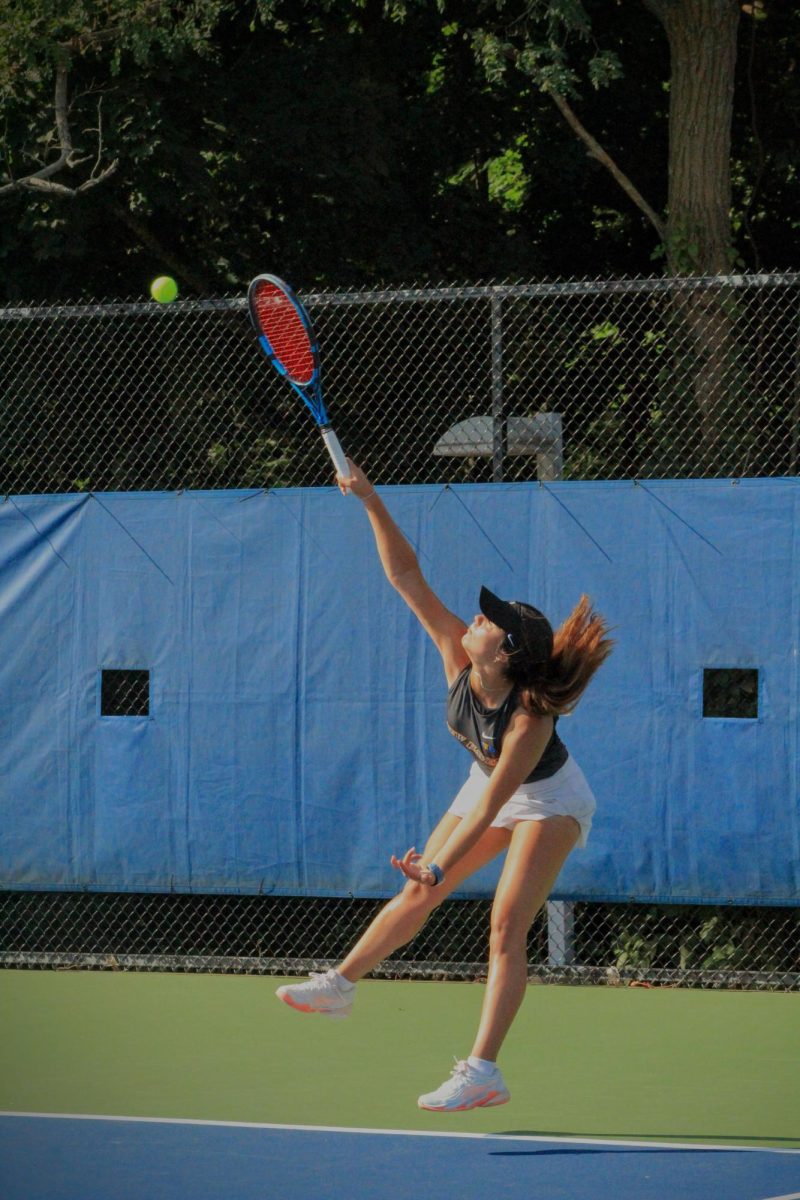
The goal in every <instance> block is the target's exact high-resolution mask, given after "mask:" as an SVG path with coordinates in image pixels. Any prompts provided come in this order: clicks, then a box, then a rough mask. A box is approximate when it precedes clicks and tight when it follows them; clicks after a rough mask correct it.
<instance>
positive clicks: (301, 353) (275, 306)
mask: <svg viewBox="0 0 800 1200" xmlns="http://www.w3.org/2000/svg"><path fill="white" fill-rule="evenodd" d="M253 309H254V311H255V316H256V320H257V322H258V326H259V329H260V331H261V333H262V334H263V335H264V337H265V338H266V339H267V341H268V342H269V344H270V346H271V347H272V352H273V354H274V355H275V357H276V358H277V360H278V362H279V363H280V364H281V366H282V367H283V369H284V370H285V372H286V374H287V376H288V377H289V379H291V380H293V381H294V382H295V383H297V384H299V385H300V386H301V387H303V386H304V385H305V384H307V383H310V382H311V379H312V378H313V375H314V370H315V368H316V358H315V355H314V349H313V346H312V344H311V338H310V336H309V333H308V330H307V329H306V327H305V325H304V324H303V320H302V318H301V316H300V314H299V313H298V311H297V309H296V308H295V306H294V304H293V303H292V301H291V300H290V299H289V297H288V296H287V295H286V293H285V292H284V291H283V289H282V288H280V287H278V285H277V284H275V283H272V282H270V281H269V280H268V279H260V280H259V281H258V283H257V284H256V287H255V291H254V295H253Z"/></svg>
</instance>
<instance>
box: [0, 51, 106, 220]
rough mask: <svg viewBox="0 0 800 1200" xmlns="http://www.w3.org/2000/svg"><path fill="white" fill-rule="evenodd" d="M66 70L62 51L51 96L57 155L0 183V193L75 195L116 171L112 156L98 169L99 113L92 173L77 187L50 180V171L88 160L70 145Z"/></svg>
mask: <svg viewBox="0 0 800 1200" xmlns="http://www.w3.org/2000/svg"><path fill="white" fill-rule="evenodd" d="M68 74H69V68H68V65H67V58H66V56H65V55H64V56H62V57H60V59H59V61H58V63H57V65H56V87H55V96H54V99H53V106H54V111H55V119H56V133H57V135H58V149H59V155H58V158H57V159H55V160H54V161H53V162H51V163H48V164H47V165H46V166H44V167H41V168H40V169H39V170H38V171H33V172H32V173H31V174H30V175H24V176H23V177H22V178H21V179H14V180H12V181H11V183H6V184H3V185H2V186H0V196H7V195H8V194H9V193H11V192H39V193H42V192H46V193H48V194H49V195H51V196H68V197H75V196H77V195H79V194H80V193H81V192H87V191H88V190H89V188H93V187H97V185H98V184H100V183H103V182H104V181H105V180H106V179H108V178H109V177H110V176H111V175H113V174H114V172H115V171H116V169H117V166H118V162H117V160H116V159H114V161H113V162H112V163H109V165H108V166H107V167H105V168H104V169H103V170H102V171H100V172H99V173H98V167H99V165H100V154H101V152H102V145H103V142H102V126H101V124H100V119H99V116H98V130H97V134H98V152H97V158H96V160H95V165H94V167H93V168H92V174H91V176H90V177H89V178H88V179H86V180H84V182H83V183H81V184H79V185H78V186H77V187H67V186H66V184H63V183H54V182H51V180H52V177H53V175H57V174H58V173H59V171H63V170H64V169H65V168H67V169H70V170H73V169H74V168H75V167H78V166H80V165H81V163H84V162H86V161H87V158H78V157H76V151H75V148H74V147H73V145H72V133H71V131H70V127H69V104H68V100H67V77H68Z"/></svg>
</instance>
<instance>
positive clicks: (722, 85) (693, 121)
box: [645, 0, 740, 275]
mask: <svg viewBox="0 0 800 1200" xmlns="http://www.w3.org/2000/svg"><path fill="white" fill-rule="evenodd" d="M645 4H646V5H647V7H648V8H649V9H650V10H651V11H652V12H653V13H655V15H656V16H657V17H658V19H659V20H660V21H661V23H662V25H663V26H664V29H665V31H666V34H667V38H668V39H669V46H670V59H671V62H670V106H669V192H668V198H667V213H668V216H667V262H668V266H669V268H670V273H671V274H675V275H687V274H692V275H722V274H725V273H726V272H727V271H729V270H730V266H731V218H730V210H731V171H730V159H731V122H732V119H733V85H734V77H735V72H736V38H737V32H738V28H739V12H740V9H739V4H738V0H645Z"/></svg>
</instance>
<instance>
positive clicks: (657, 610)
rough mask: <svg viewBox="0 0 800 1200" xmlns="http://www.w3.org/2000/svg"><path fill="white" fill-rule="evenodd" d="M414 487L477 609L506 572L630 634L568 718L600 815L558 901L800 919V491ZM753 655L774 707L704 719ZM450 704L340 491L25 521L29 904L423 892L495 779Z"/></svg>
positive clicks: (101, 500)
mask: <svg viewBox="0 0 800 1200" xmlns="http://www.w3.org/2000/svg"><path fill="white" fill-rule="evenodd" d="M384 495H385V499H386V500H387V503H388V504H389V506H390V509H391V511H392V512H393V514H394V515H395V517H396V519H397V521H398V522H399V524H400V526H401V527H402V528H403V529H404V530H405V532H406V534H407V536H408V537H409V539H410V540H411V541H412V543H413V544H414V545H415V546H416V548H417V550H418V552H419V555H420V560H421V563H422V567H423V570H424V571H425V573H426V575H427V577H428V578H429V580H430V582H431V583H432V585H433V587H434V588H435V590H436V591H437V592H438V593H439V594H440V595H441V597H442V599H443V600H444V602H445V603H446V604H447V605H448V607H449V608H451V609H452V610H453V611H455V612H457V613H459V614H460V615H462V616H464V617H466V618H468V619H469V618H471V616H472V615H473V614H474V612H475V611H476V603H477V593H478V590H479V587H480V585H481V584H482V583H485V584H486V585H487V586H489V587H490V588H492V589H493V590H494V591H496V592H498V593H500V594H502V595H505V596H508V597H510V598H520V599H527V600H530V601H531V602H533V603H535V604H537V605H538V606H539V607H541V608H542V609H544V610H545V611H546V612H547V613H548V614H549V615H550V616H551V619H552V620H553V622H554V623H558V622H559V621H560V620H562V619H563V618H564V617H565V616H566V615H567V614H568V613H569V611H570V610H571V608H572V607H573V605H574V604H575V602H576V601H577V599H578V597H579V595H580V594H581V592H588V593H589V594H590V595H591V596H592V598H593V600H594V602H595V604H596V605H597V607H598V608H599V609H600V610H601V611H602V612H603V613H604V614H605V615H606V616H607V617H608V619H609V620H610V621H611V622H612V624H613V625H614V626H615V636H616V638H617V641H618V645H617V648H616V650H615V653H614V655H613V656H612V658H611V659H610V660H609V662H608V664H607V665H606V666H605V667H604V668H603V670H602V671H601V672H600V674H599V675H598V676H597V678H596V680H595V681H594V682H593V683H592V685H591V687H590V689H589V691H588V692H587V694H586V696H585V697H584V699H583V701H582V702H581V704H580V706H579V708H578V710H577V712H576V713H575V714H574V715H573V716H572V717H570V718H567V719H565V720H564V721H563V722H562V724H561V726H560V730H561V732H562V736H563V737H564V739H565V741H566V742H567V744H568V746H569V748H570V749H571V751H572V752H573V753H574V755H575V757H576V758H577V759H578V761H579V762H580V763H581V765H582V766H583V768H584V771H585V772H586V774H587V776H588V777H589V780H590V782H591V784H592V786H593V788H594V790H595V792H596V795H597V798H598V805H599V807H598V812H597V814H596V818H595V824H594V828H593V831H592V834H591V837H590V841H589V846H588V848H587V849H586V850H584V851H577V852H576V853H575V854H573V855H572V856H571V858H570V861H569V862H568V863H567V866H566V867H565V869H564V871H563V872H562V875H561V878H560V880H559V884H558V888H557V893H556V894H557V895H560V896H564V897H566V896H571V897H576V898H577V897H583V898H587V899H614V898H620V899H638V900H646V899H653V900H660V901H676V902H683V901H689V900H700V901H708V902H735V903H797V902H798V900H800V800H799V797H800V789H799V788H798V640H799V639H798V619H799V618H800V570H799V569H798V568H800V553H799V552H798V528H799V525H798V502H799V501H800V488H799V487H798V481H797V480H794V479H787V480H758V481H741V482H734V483H732V482H731V481H725V480H719V481H717V480H715V481H669V482H648V483H640V484H635V483H633V482H630V481H621V482H603V483H556V484H548V485H546V486H539V485H537V484H514V485H507V486H506V485H469V486H467V485H465V486H461V487H446V488H442V487H440V486H426V487H400V488H388V489H385V493H384ZM737 666H741V667H749V668H756V669H757V670H758V672H759V681H760V695H759V714H758V717H757V719H753V720H741V719H709V718H704V717H703V715H702V679H703V669H704V668H705V667H737ZM108 668H138V669H146V670H149V671H150V673H151V700H150V714H149V716H147V717H107V716H102V715H101V713H100V673H101V670H103V669H108ZM444 696H445V685H444V679H443V675H442V671H441V666H440V662H439V658H438V655H437V653H436V650H435V648H434V647H433V645H432V644H431V643H430V641H429V640H428V639H427V638H426V636H425V634H424V633H423V632H422V630H421V629H420V627H419V626H418V624H417V622H416V620H415V618H414V617H413V616H412V615H411V613H410V612H409V611H408V610H407V608H406V607H405V605H404V604H403V602H402V601H401V600H400V598H399V597H398V596H397V595H396V593H395V592H394V591H393V590H392V589H391V588H390V587H389V585H388V584H387V583H386V581H385V579H384V577H383V573H382V571H381V568H380V565H379V563H378V560H377V556H376V555H375V552H374V549H373V543H372V535H371V533H370V529H369V525H368V522H367V520H366V518H365V516H364V513H363V511H362V509H361V505H360V504H359V503H358V502H357V501H356V500H354V499H353V498H342V497H340V496H339V495H338V493H337V492H335V491H334V490H333V489H310V490H285V491H284V490H281V491H274V492H269V493H261V492H192V493H188V492H187V493H181V494H166V493H165V494H144V493H124V494H122V493H121V494H114V493H103V494H97V495H90V496H79V497H76V496H60V497H59V496H50V497H17V498H10V499H8V500H6V502H5V503H3V504H1V505H0V820H1V821H2V826H1V827H0V883H2V885H3V886H5V887H13V888H31V889H34V888H36V889H39V888H83V887H87V888H96V889H111V890H132V891H166V890H172V889H174V890H193V891H234V892H239V891H241V892H256V891H263V892H274V893H282V894H297V895H347V894H353V895H357V896H377V895H387V894H391V893H392V892H393V891H394V890H396V887H397V884H398V879H397V877H396V875H395V873H394V872H392V870H391V868H390V866H389V862H388V860H389V855H390V854H391V853H393V852H403V851H404V850H405V849H406V848H407V847H408V846H409V845H412V844H415V845H417V846H420V845H422V844H423V843H424V839H425V837H426V834H427V832H428V831H429V830H430V828H431V827H432V825H433V824H434V823H435V821H436V820H437V819H438V817H439V816H440V814H441V813H442V812H443V811H444V810H445V809H446V807H447V806H448V804H449V802H450V799H451V797H452V795H453V793H454V792H455V791H456V789H457V788H458V786H459V784H460V782H461V781H462V779H463V777H464V775H465V773H466V771H467V769H468V766H469V761H470V760H469V757H468V755H467V753H466V752H465V751H464V750H463V749H462V748H461V747H459V746H458V745H457V744H456V742H455V740H454V739H452V738H451V737H450V736H449V734H448V733H447V730H446V727H445V712H444ZM495 877H496V869H495V868H489V869H487V870H486V871H484V872H482V873H481V874H480V876H478V877H476V880H475V881H474V883H473V884H472V885H471V886H470V891H469V894H473V895H477V894H484V893H485V892H486V891H487V890H488V889H489V888H490V887H491V885H492V883H493V881H494V879H495Z"/></svg>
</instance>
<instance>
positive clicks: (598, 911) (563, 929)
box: [0, 892, 800, 990]
mask: <svg viewBox="0 0 800 1200" xmlns="http://www.w3.org/2000/svg"><path fill="white" fill-rule="evenodd" d="M382 903H383V901H379V900H360V899H354V898H353V897H343V898H330V897H285V896H230V895H181V894H175V893H173V894H169V895H143V894H131V893H96V892H95V893H92V892H66V893H65V892H40V893H27V892H4V893H2V892H0V945H1V946H2V952H0V965H3V966H7V967H23V968H39V967H51V968H58V967H61V968H69V967H82V968H89V969H94V970H117V971H122V970H139V971H148V970H149V971H153V970H158V971H206V972H213V971H216V972H226V973H237V972H238V973H246V974H265V975H270V974H271V975H292V974H297V973H305V972H307V971H311V970H314V971H316V970H326V969H327V968H328V967H330V966H336V965H337V964H338V963H339V962H340V961H341V959H342V958H343V957H344V955H345V953H346V952H347V950H348V949H349V948H350V946H351V945H352V944H353V942H354V941H355V940H356V938H357V937H358V936H359V935H360V934H361V933H362V932H363V931H364V929H365V928H366V926H367V925H368V923H369V921H370V920H371V919H372V917H373V916H374V915H375V914H376V913H377V911H378V910H379V908H380V906H381V904H382ZM490 920H491V901H488V900H451V901H449V902H447V903H446V904H444V905H443V906H442V907H441V908H440V909H437V910H436V911H435V912H434V913H433V915H432V916H431V917H430V919H429V921H428V923H427V924H426V926H425V927H424V929H423V930H422V931H421V933H419V934H418V935H417V937H416V938H415V939H414V940H413V941H412V942H410V943H409V945H408V946H406V947H404V948H403V949H402V950H399V951H397V952H396V953H395V954H393V955H392V957H391V959H390V960H388V961H386V962H384V963H382V964H381V965H380V966H379V967H378V968H377V969H376V970H375V971H374V972H373V974H374V975H375V976H378V977H382V978H410V979H413V978H429V979H430V978H434V979H436V978H440V979H482V978H485V976H486V971H487V967H488V952H489V929H490ZM528 961H529V976H530V978H531V979H532V980H539V981H541V982H545V983H595V984H604V985H610V986H622V985H631V984H638V985H645V984H649V985H651V986H681V987H712V988H731V987H733V988H748V989H765V990H766V989H784V990H800V910H798V909H796V908H740V907H730V908H720V907H716V906H708V907H706V906H699V905H637V904H596V903H592V904H588V903H581V902H577V903H567V902H564V901H556V902H551V903H550V904H548V905H547V908H546V909H545V910H543V911H542V912H541V913H540V914H539V916H538V917H537V919H536V921H535V922H534V925H533V927H532V929H531V932H530V936H529V940H528Z"/></svg>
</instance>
